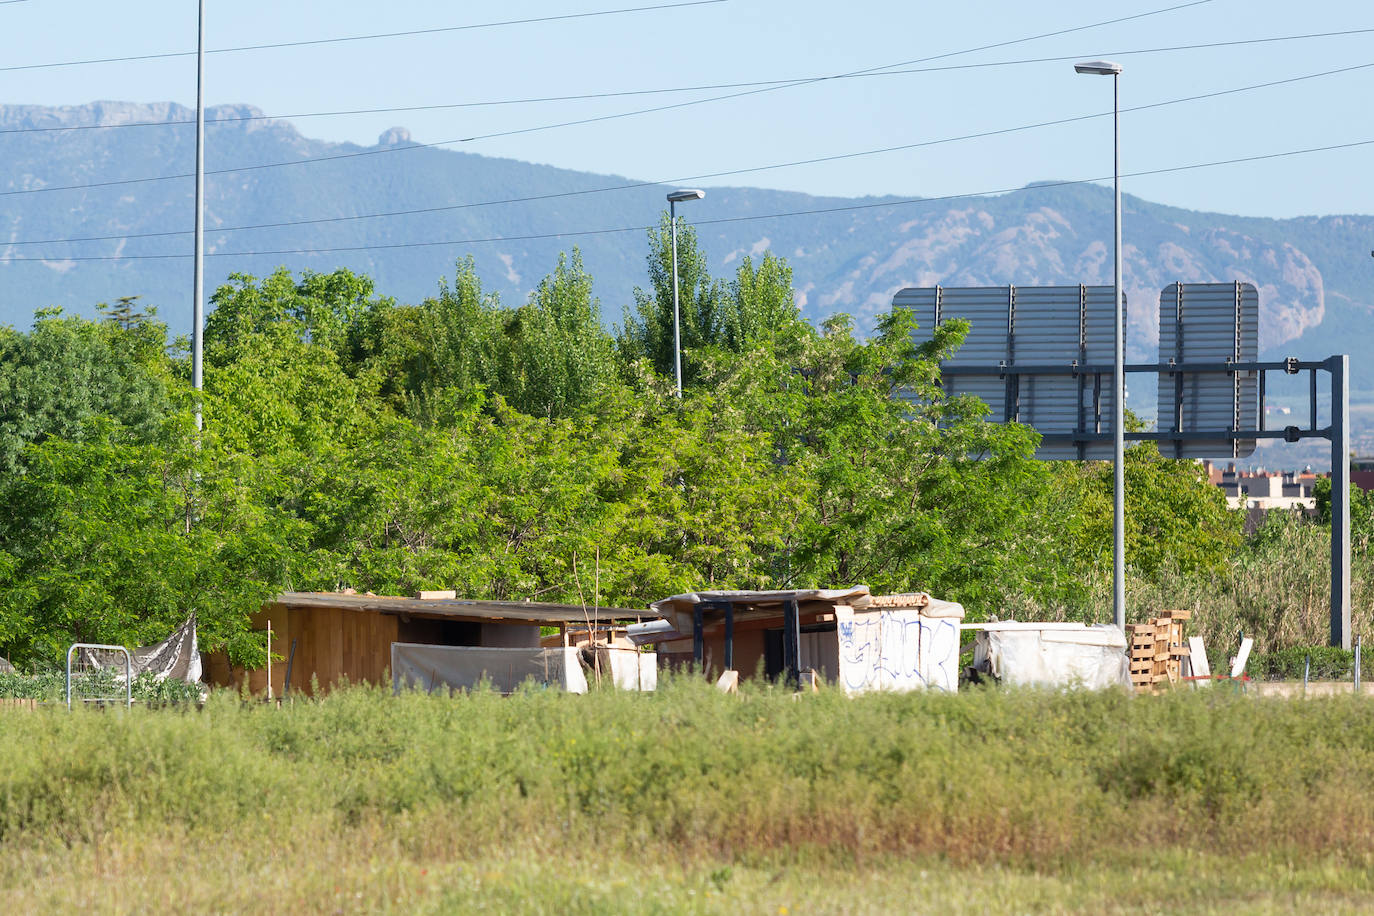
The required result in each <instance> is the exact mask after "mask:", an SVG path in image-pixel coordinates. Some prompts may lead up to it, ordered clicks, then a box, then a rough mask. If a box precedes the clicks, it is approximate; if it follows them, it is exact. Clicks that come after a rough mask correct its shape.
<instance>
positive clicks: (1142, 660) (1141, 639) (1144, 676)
mask: <svg viewBox="0 0 1374 916" xmlns="http://www.w3.org/2000/svg"><path fill="white" fill-rule="evenodd" d="M1191 616H1192V612H1191V611H1165V612H1164V613H1162V614H1160V615H1159V616H1158V617H1156V618H1154V619H1153V620H1151V621H1149V622H1148V623H1138V624H1135V625H1134V626H1132V627H1130V631H1131V641H1130V646H1131V683H1132V684H1134V685H1135V687H1136V689H1137V690H1141V691H1153V690H1155V689H1156V688H1158V687H1161V686H1163V685H1165V684H1167V685H1169V686H1170V687H1173V686H1175V685H1177V684H1178V682H1179V679H1180V678H1181V677H1182V676H1183V660H1184V659H1185V658H1187V657H1188V644H1187V642H1185V641H1184V639H1183V622H1184V621H1185V620H1187V619H1188V618H1189V617H1191Z"/></svg>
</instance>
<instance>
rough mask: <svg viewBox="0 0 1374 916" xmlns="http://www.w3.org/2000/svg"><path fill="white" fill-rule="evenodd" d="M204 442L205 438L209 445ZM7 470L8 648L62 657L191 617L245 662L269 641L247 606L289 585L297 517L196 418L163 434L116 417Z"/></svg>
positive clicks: (2, 637)
mask: <svg viewBox="0 0 1374 916" xmlns="http://www.w3.org/2000/svg"><path fill="white" fill-rule="evenodd" d="M198 439H199V440H200V443H201V444H200V447H197V440H198ZM25 457H26V462H27V472H26V473H24V474H22V475H11V476H8V477H6V478H5V479H4V483H3V487H2V488H0V497H3V499H4V500H5V502H6V504H7V505H8V506H10V507H11V511H10V512H9V513H7V514H6V515H5V517H4V519H3V520H2V521H0V557H3V564H0V566H3V569H2V570H0V572H3V573H4V575H3V576H0V609H2V610H0V644H3V645H5V647H6V649H7V650H8V652H9V653H10V654H11V655H12V657H13V658H15V659H16V660H22V661H26V662H27V661H37V662H47V663H55V662H57V661H58V660H59V659H60V658H61V657H62V654H63V652H64V651H65V649H66V647H67V645H68V644H70V643H71V642H74V641H83V642H92V641H94V642H107V643H116V644H123V645H129V646H133V645H139V644H148V643H150V642H154V641H156V640H159V639H162V638H163V637H165V636H166V635H167V633H168V632H169V631H170V630H171V629H173V628H174V627H176V626H177V625H179V624H180V623H181V622H182V621H183V620H184V619H185V618H186V617H187V616H189V615H191V614H195V615H196V616H197V618H198V621H199V625H200V629H201V635H202V641H203V643H204V644H205V645H207V646H210V647H215V646H224V647H226V648H228V649H229V650H230V651H231V654H232V655H233V656H234V657H236V658H238V659H240V660H243V659H252V658H253V657H254V653H255V652H256V653H257V654H258V655H260V651H261V650H260V647H256V645H255V643H254V642H253V640H252V638H251V636H250V635H249V634H248V615H250V614H251V613H253V612H254V611H256V610H257V609H258V608H260V607H261V606H262V604H263V602H264V601H265V600H266V599H268V598H269V597H270V596H271V595H273V594H274V593H276V591H277V590H278V589H279V588H280V587H281V583H282V582H283V581H289V574H288V572H287V565H288V563H289V552H287V551H284V550H283V549H282V544H283V542H284V541H289V540H290V532H291V529H292V527H293V525H292V522H291V520H290V519H287V518H282V517H280V516H279V515H278V514H276V513H273V512H271V511H268V510H266V509H265V508H264V507H263V506H262V505H261V504H260V503H259V502H258V501H257V499H256V487H255V485H254V484H255V481H254V476H255V475H254V473H253V468H252V466H251V463H248V462H245V461H244V460H242V459H241V458H238V457H236V456H233V455H229V454H226V453H224V452H223V451H222V450H220V449H219V448H218V447H217V445H216V444H215V443H214V442H213V441H209V442H207V441H206V437H205V436H203V435H202V436H200V437H198V436H197V433H196V430H195V427H194V425H193V424H192V423H191V422H190V417H189V415H188V414H186V413H184V412H183V413H181V414H180V415H178V416H176V417H172V418H169V419H168V420H167V421H166V422H165V423H164V424H163V426H162V429H161V430H160V435H159V437H158V441H156V442H151V443H140V442H136V441H133V440H132V439H131V437H130V436H129V435H128V434H127V430H125V429H123V428H121V427H119V426H118V425H116V424H115V423H113V422H111V421H110V420H108V419H106V418H95V419H93V420H91V421H89V422H88V424H87V428H86V429H85V430H84V431H83V435H82V436H81V437H80V440H79V441H70V440H64V439H57V438H49V439H48V440H46V441H44V442H43V443H41V444H37V445H33V446H30V447H29V449H28V451H27V453H26V456H25Z"/></svg>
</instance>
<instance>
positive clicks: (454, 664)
mask: <svg viewBox="0 0 1374 916" xmlns="http://www.w3.org/2000/svg"><path fill="white" fill-rule="evenodd" d="M580 651H581V650H579V649H577V648H573V647H568V648H564V647H561V646H560V647H555V648H550V649H498V648H489V647H486V646H432V645H424V644H420V643H405V642H394V643H392V644H391V679H392V686H393V688H394V689H395V690H396V691H397V692H398V693H399V692H400V691H401V690H402V689H406V688H418V689H420V690H424V691H426V692H429V691H433V690H436V689H439V688H467V689H472V688H474V687H476V686H478V685H479V684H481V683H482V682H483V681H484V680H485V681H488V682H490V684H491V686H492V687H493V688H494V689H496V690H499V691H501V692H502V693H511V692H513V691H514V690H515V688H517V687H519V686H520V685H521V684H523V683H524V682H525V681H533V682H534V683H536V684H541V685H544V686H546V687H559V688H562V689H563V690H566V691H568V692H569V693H586V692H587V678H586V677H585V675H584V674H583V672H582V662H581V661H580V660H579V658H578V656H579V653H580Z"/></svg>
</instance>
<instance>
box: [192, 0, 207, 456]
mask: <svg viewBox="0 0 1374 916" xmlns="http://www.w3.org/2000/svg"><path fill="white" fill-rule="evenodd" d="M196 31H197V38H196V229H195V237H196V241H195V262H196V263H195V267H194V268H193V279H192V281H191V285H192V286H193V287H194V290H193V292H192V295H193V296H194V304H193V305H192V307H191V387H193V388H194V389H195V390H196V391H197V392H199V391H200V390H201V388H202V383H203V379H202V371H201V356H202V352H203V347H204V342H203V341H202V340H201V338H202V337H203V336H204V335H203V328H204V326H205V305H204V299H205V276H204V273H205V272H204V261H205V221H204V212H205V0H200V12H199V15H198V16H197V17H196ZM202 422H203V420H202V418H201V414H200V394H199V393H197V394H196V429H200V428H201V424H202Z"/></svg>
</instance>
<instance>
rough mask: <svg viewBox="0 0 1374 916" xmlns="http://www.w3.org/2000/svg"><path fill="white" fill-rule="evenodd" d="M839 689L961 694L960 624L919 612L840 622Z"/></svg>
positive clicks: (863, 616)
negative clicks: (953, 692) (939, 691)
mask: <svg viewBox="0 0 1374 916" xmlns="http://www.w3.org/2000/svg"><path fill="white" fill-rule="evenodd" d="M836 630H837V635H838V637H839V649H840V652H839V655H840V676H839V681H840V685H841V686H842V687H843V688H844V689H845V691H846V692H848V693H860V692H862V691H866V690H916V689H921V688H935V689H938V690H950V691H953V690H956V689H957V688H958V683H959V621H958V620H956V619H953V618H944V617H922V616H921V615H920V613H918V612H917V611H915V610H896V611H875V612H872V613H867V614H858V613H856V614H854V615H852V616H850V617H848V619H841V620H838V621H836Z"/></svg>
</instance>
